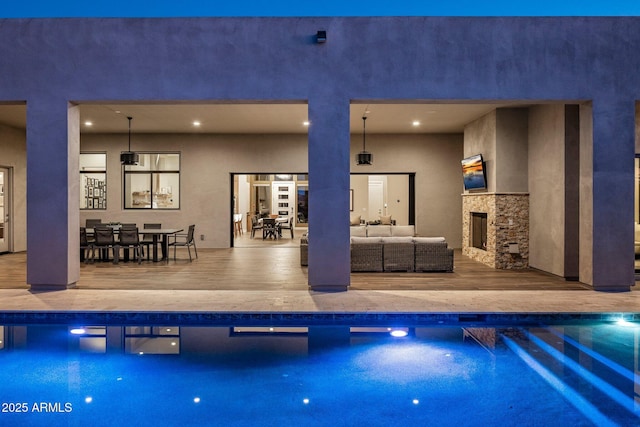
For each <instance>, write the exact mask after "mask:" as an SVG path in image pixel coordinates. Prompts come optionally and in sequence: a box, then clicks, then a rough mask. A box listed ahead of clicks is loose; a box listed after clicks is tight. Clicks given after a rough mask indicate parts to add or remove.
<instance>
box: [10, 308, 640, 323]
mask: <svg viewBox="0 0 640 427" xmlns="http://www.w3.org/2000/svg"><path fill="white" fill-rule="evenodd" d="M621 319H623V320H626V321H629V322H640V313H638V312H607V313H604V312H564V313H543V312H528V313H495V312H494V313H489V312H461V313H429V312H413V313H411V312H394V313H385V312H366V313H363V312H246V313H240V312H221V311H215V312H213V311H209V312H206V311H202V312H193V311H191V312H177V311H176V312H157V311H136V312H132V311H95V310H82V311H0V324H4V325H33V324H64V325H150V326H157V325H165V326H166V325H169V324H171V325H173V324H176V325H180V326H497V325H508V326H513V325H518V326H524V325H541V324H559V323H562V324H576V323H592V322H613V321H617V320H621Z"/></svg>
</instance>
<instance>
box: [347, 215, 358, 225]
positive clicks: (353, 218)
mask: <svg viewBox="0 0 640 427" xmlns="http://www.w3.org/2000/svg"><path fill="white" fill-rule="evenodd" d="M349 224H350V225H360V215H351V216H350V217H349Z"/></svg>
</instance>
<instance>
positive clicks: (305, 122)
mask: <svg viewBox="0 0 640 427" xmlns="http://www.w3.org/2000/svg"><path fill="white" fill-rule="evenodd" d="M302 124H303V125H305V126H309V125H310V124H311V123H310V122H309V121H308V120H307V121H304V122H302Z"/></svg>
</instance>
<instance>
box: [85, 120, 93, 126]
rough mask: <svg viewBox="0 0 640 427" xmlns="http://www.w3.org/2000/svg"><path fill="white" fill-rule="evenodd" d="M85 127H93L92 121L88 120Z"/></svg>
mask: <svg viewBox="0 0 640 427" xmlns="http://www.w3.org/2000/svg"><path fill="white" fill-rule="evenodd" d="M84 125H85V126H93V122H90V121H88V120H87V121H86V122H84Z"/></svg>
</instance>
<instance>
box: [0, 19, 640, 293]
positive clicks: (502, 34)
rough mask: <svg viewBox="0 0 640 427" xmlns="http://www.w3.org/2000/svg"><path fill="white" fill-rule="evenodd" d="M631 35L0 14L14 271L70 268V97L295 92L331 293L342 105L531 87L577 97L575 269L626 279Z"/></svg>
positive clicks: (573, 25) (341, 281)
mask: <svg viewBox="0 0 640 427" xmlns="http://www.w3.org/2000/svg"><path fill="white" fill-rule="evenodd" d="M319 29H324V30H326V31H327V38H328V39H327V42H326V43H323V44H317V43H315V33H316V31H317V30H319ZM639 46H640V19H637V18H426V17H425V18H395V17H389V18H219V19H213V18H212V19H208V18H202V19H200V18H197V19H195V18H194V19H182V18H176V19H35V20H2V21H0V76H1V77H2V78H1V80H0V102H8V103H11V102H26V105H27V128H26V150H27V203H26V206H27V207H26V212H27V224H28V226H27V247H28V250H29V256H28V266H27V268H28V271H27V280H28V282H29V283H30V284H31V285H32V286H36V287H37V286H45V285H46V286H54V287H60V288H64V287H66V286H67V285H70V284H72V283H74V282H75V281H77V280H78V276H79V261H78V260H79V256H78V247H77V245H76V240H77V229H78V226H79V206H78V197H77V194H78V190H79V189H78V179H77V177H78V157H77V156H78V152H79V145H80V137H79V134H80V132H79V123H78V111H77V107H75V106H74V105H76V104H78V103H84V102H106V101H118V102H154V101H166V102H175V101H180V102H242V101H269V102H305V103H308V114H309V120H310V121H311V122H312V123H313V126H312V127H310V129H309V134H308V173H309V182H310V188H309V194H310V200H309V210H310V217H309V227H310V230H312V233H313V234H312V235H313V244H312V245H311V246H310V248H309V285H310V286H311V287H312V288H313V289H329V290H343V289H346V288H347V287H348V285H349V277H350V268H349V230H348V227H349V225H348V216H349V199H348V197H349V191H348V190H349V174H350V168H351V167H352V165H353V158H352V155H351V152H350V135H349V105H350V103H351V102H354V101H369V100H370V101H372V102H375V101H377V102H399V101H405V102H407V101H411V102H427V101H428V102H474V101H476V102H478V101H484V102H489V101H499V100H518V101H529V100H530V101H531V103H532V104H535V103H543V102H548V101H549V102H551V101H552V102H555V103H567V104H578V105H579V106H580V157H579V171H580V178H579V181H580V183H579V187H578V188H576V189H575V191H577V192H579V195H580V201H579V213H578V215H576V216H577V217H579V235H580V239H579V256H578V258H579V270H580V271H579V276H580V277H579V278H580V280H581V281H584V282H585V283H590V284H592V285H593V286H594V289H596V290H602V291H621V290H628V289H629V287H630V286H631V285H633V283H634V272H633V259H634V249H633V247H634V244H633V221H634V206H633V200H634V194H633V192H634V162H633V158H634V154H635V143H634V137H635V132H636V130H635V126H636V125H635V104H636V101H637V100H638V99H639V98H640V97H639V96H638V92H639V91H640V75H639V74H638V73H637V70H638V69H640V54H638V47H639ZM529 132H530V133H531V130H529ZM524 133H525V134H526V132H524ZM529 169H530V170H536V168H532V167H529ZM566 190H567V189H565V191H566ZM496 191H497V190H496ZM571 191H574V189H571ZM313 212H322V215H317V214H316V215H314V214H313ZM560 217H562V216H560ZM536 239H538V241H542V242H544V241H545V238H544V235H542V236H540V235H536ZM536 250H539V249H537V248H532V251H534V252H535V251H536ZM558 270H562V269H561V268H560V267H558Z"/></svg>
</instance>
